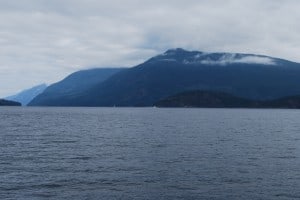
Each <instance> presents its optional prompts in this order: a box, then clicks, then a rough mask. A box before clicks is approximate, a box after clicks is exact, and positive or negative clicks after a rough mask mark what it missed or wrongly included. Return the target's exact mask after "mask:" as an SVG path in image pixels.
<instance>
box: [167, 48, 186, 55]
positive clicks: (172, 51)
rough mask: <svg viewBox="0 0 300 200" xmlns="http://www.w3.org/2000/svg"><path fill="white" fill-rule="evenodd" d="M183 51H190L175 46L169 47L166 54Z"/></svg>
mask: <svg viewBox="0 0 300 200" xmlns="http://www.w3.org/2000/svg"><path fill="white" fill-rule="evenodd" d="M183 52H188V51H187V50H185V49H183V48H174V49H168V50H167V51H166V52H165V53H164V54H172V53H183Z"/></svg>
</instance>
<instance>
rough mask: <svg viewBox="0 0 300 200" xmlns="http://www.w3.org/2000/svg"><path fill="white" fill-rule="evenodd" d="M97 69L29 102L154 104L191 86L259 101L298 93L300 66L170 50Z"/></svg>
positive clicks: (256, 57)
mask: <svg viewBox="0 0 300 200" xmlns="http://www.w3.org/2000/svg"><path fill="white" fill-rule="evenodd" d="M98 70H99V71H98V72H99V75H97V76H94V78H95V79H93V78H88V77H89V76H85V75H84V76H78V78H76V81H74V82H72V81H70V80H69V79H70V78H71V77H72V76H74V75H75V74H76V73H75V74H73V75H71V76H70V77H67V78H66V79H65V80H63V81H62V82H59V83H57V84H54V85H52V86H50V87H48V88H47V89H46V90H45V91H44V92H43V93H42V94H40V95H38V96H37V97H36V98H34V99H33V100H32V101H31V102H30V104H29V105H31V106H153V105H154V104H155V103H157V102H158V101H160V100H163V99H165V98H167V97H169V96H172V95H175V94H178V93H181V92H185V91H193V90H200V91H212V92H221V93H227V94H230V95H233V96H235V97H237V98H243V99H253V100H258V101H261V100H271V99H278V98H282V97H287V96H296V95H300V64H299V63H295V62H290V61H287V60H283V59H278V58H273V57H268V56H262V55H253V54H239V53H205V52H199V51H186V50H184V49H170V50H168V51H166V52H165V53H163V54H160V55H157V56H155V57H153V58H150V59H149V60H147V61H146V62H144V63H142V64H140V65H137V66H135V67H132V68H128V69H124V70H121V69H116V70H115V71H111V72H109V73H104V71H101V69H98ZM83 72H86V71H83ZM77 73H79V74H81V73H82V72H77ZM91 74H95V73H91ZM101 74H105V75H104V76H103V77H102V75H101ZM90 80H93V81H91V82H90ZM65 83H68V84H66V85H67V86H63V85H64V84H65ZM54 86H56V87H54ZM58 86H59V87H58ZM70 88H71V89H70Z"/></svg>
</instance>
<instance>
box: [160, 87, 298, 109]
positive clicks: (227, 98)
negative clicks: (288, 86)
mask: <svg viewBox="0 0 300 200" xmlns="http://www.w3.org/2000/svg"><path fill="white" fill-rule="evenodd" d="M154 105H155V106H157V107H166V108H168V107H173V108H176V107H188V108H300V95H298V96H290V97H284V98H279V99H275V100H263V101H262V100H253V99H245V98H240V97H236V96H233V95H231V94H227V93H223V92H213V91H198V90H197V91H187V92H182V93H179V94H176V95H173V96H170V97H167V98H165V99H163V100H160V101H158V102H157V103H155V104H154Z"/></svg>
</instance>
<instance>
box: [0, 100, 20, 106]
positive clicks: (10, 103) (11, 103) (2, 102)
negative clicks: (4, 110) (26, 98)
mask: <svg viewBox="0 0 300 200" xmlns="http://www.w3.org/2000/svg"><path fill="white" fill-rule="evenodd" d="M21 105H22V104H21V103H19V102H15V101H8V100H5V99H0V106H21Z"/></svg>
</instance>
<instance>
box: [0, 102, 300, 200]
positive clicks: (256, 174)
mask: <svg viewBox="0 0 300 200" xmlns="http://www.w3.org/2000/svg"><path fill="white" fill-rule="evenodd" d="M0 199H1V200H2V199H105V200H106V199H128V200H129V199H172V200H173V199H224V200H225V199H226V200H227V199H251V200H252V199H300V110H254V109H252V110H251V109H250V110H249V109H231V110H230V109H158V108H157V109H155V108H6V107H1V108H0Z"/></svg>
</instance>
